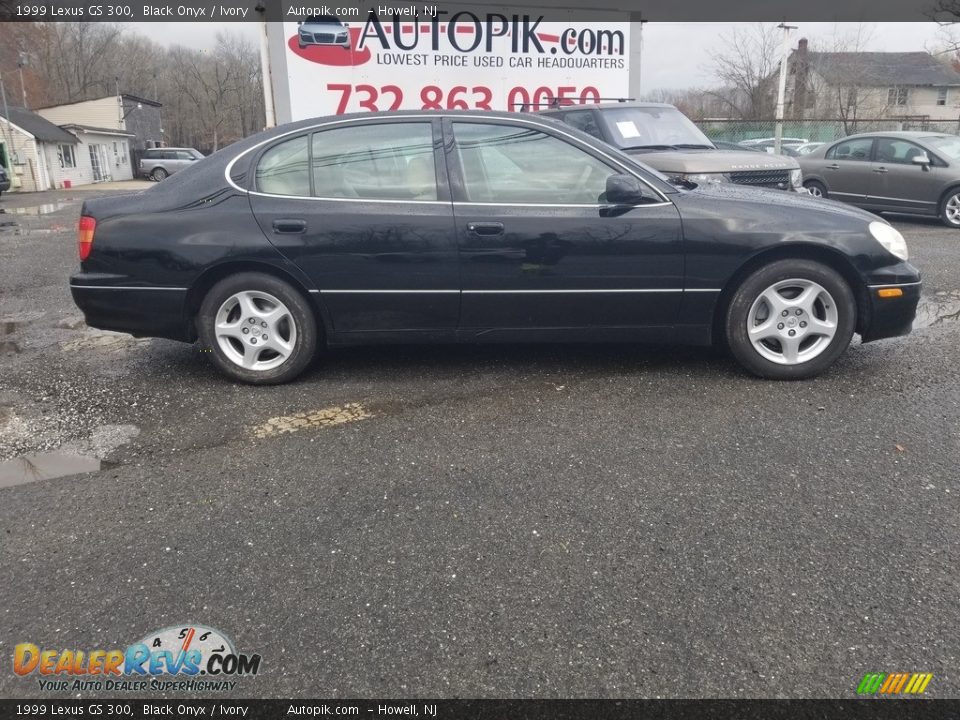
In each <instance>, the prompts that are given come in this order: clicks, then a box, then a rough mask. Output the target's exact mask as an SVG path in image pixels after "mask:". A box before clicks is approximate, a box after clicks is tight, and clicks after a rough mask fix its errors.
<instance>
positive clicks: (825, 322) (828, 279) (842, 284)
mask: <svg viewBox="0 0 960 720" xmlns="http://www.w3.org/2000/svg"><path fill="white" fill-rule="evenodd" d="M856 324H857V303H856V299H855V298H854V295H853V291H852V290H851V289H850V286H849V285H848V284H847V282H846V280H844V279H843V277H842V276H841V275H840V274H839V273H838V272H836V271H835V270H833V269H832V268H830V267H828V266H826V265H823V264H821V263H818V262H813V261H811V260H799V259H796V260H789V259H788V260H778V261H776V262H773V263H770V264H769V265H767V266H765V267H762V268H760V269H759V270H757V271H756V272H754V273H753V274H751V275H750V276H749V277H748V278H747V279H746V280H744V281H743V283H741V285H740V287H738V288H737V290H736V291H735V292H734V294H733V297H732V298H731V300H730V305H729V307H728V310H727V318H726V337H727V343H728V345H729V347H730V351H731V352H732V353H733V355H734V357H735V358H736V359H737V361H738V362H739V363H740V364H741V365H743V367H745V368H746V369H747V370H749V371H750V372H752V373H753V374H754V375H758V376H760V377H763V378H769V379H772V380H800V379H804V378H809V377H814V376H815V375H819V374H820V373H822V372H823V371H824V370H826V369H827V368H828V367H830V366H831V365H832V364H833V363H834V362H835V361H836V359H837V358H838V357H840V356H841V355H842V354H843V353H844V351H845V350H846V349H847V347H848V346H849V344H850V338H851V337H852V336H853V331H854V328H855V327H856Z"/></svg>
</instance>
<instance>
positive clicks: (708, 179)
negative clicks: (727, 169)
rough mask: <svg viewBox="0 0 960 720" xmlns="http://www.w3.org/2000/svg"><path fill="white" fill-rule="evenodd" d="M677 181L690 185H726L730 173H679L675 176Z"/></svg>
mask: <svg viewBox="0 0 960 720" xmlns="http://www.w3.org/2000/svg"><path fill="white" fill-rule="evenodd" d="M676 177H677V179H678V180H682V181H683V182H692V183H698V184H699V183H706V184H710V183H728V182H730V173H680V174H679V175H677V176H676Z"/></svg>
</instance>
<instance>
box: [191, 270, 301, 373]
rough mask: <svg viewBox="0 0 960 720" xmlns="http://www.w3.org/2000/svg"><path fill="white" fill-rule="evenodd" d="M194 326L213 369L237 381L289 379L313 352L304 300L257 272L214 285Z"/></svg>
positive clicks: (286, 286) (291, 288) (294, 292)
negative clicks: (215, 367) (206, 350)
mask: <svg viewBox="0 0 960 720" xmlns="http://www.w3.org/2000/svg"><path fill="white" fill-rule="evenodd" d="M196 322H197V333H198V335H199V336H200V341H201V342H202V343H203V345H204V346H205V348H206V349H208V350H209V352H210V355H211V357H212V359H213V362H214V364H215V365H216V366H217V367H218V368H220V370H222V371H223V372H224V373H226V374H227V375H229V376H230V377H231V378H233V379H235V380H240V381H242V382H247V383H253V384H257V385H275V384H278V383H284V382H287V381H289V380H292V379H293V378H295V377H297V376H298V375H299V374H300V373H302V372H303V371H304V370H305V369H306V368H307V366H308V365H309V364H310V361H311V360H312V359H313V356H314V354H315V352H316V348H317V334H318V332H317V323H316V319H315V316H314V314H313V311H312V310H311V308H310V306H309V304H308V302H307V300H306V299H305V298H304V297H303V295H302V294H301V293H299V292H298V291H297V290H296V289H295V288H293V287H292V286H290V285H289V284H288V283H286V282H284V281H283V280H280V279H279V278H276V277H274V276H272V275H266V274H263V273H238V274H237V275H231V276H230V277H228V278H225V279H224V280H221V281H220V282H218V283H217V284H216V285H214V286H213V287H212V288H211V289H210V291H209V292H207V294H206V296H205V297H204V299H203V303H202V304H201V306H200V312H199V313H198V314H197V319H196Z"/></svg>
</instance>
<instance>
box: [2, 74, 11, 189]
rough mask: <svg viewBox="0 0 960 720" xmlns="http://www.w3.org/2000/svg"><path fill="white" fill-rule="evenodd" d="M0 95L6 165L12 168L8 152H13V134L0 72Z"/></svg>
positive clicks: (4, 87)
mask: <svg viewBox="0 0 960 720" xmlns="http://www.w3.org/2000/svg"><path fill="white" fill-rule="evenodd" d="M0 96H2V98H0V99H2V100H3V130H4V134H5V135H6V136H7V152H6V156H7V157H6V161H7V167H9V168H10V169H11V171H12V170H13V157H12V156H11V155H10V153H12V152H13V134H12V133H11V132H10V108H9V107H7V88H6V86H5V85H4V84H3V75H2V74H0Z"/></svg>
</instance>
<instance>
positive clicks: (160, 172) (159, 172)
mask: <svg viewBox="0 0 960 720" xmlns="http://www.w3.org/2000/svg"><path fill="white" fill-rule="evenodd" d="M150 177H151V178H153V180H154V181H155V182H160V181H161V180H165V179H166V178H167V171H166V170H164V169H163V168H154V169H153V172H152V173H150Z"/></svg>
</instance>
